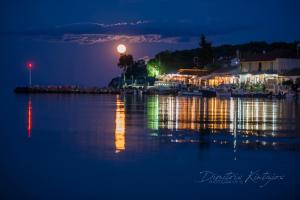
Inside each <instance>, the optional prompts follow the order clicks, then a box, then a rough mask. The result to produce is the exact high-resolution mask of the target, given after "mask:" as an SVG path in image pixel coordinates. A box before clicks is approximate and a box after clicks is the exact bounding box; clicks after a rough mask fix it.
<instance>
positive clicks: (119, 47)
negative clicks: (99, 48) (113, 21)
mask: <svg viewBox="0 0 300 200" xmlns="http://www.w3.org/2000/svg"><path fill="white" fill-rule="evenodd" d="M117 50H118V52H119V53H121V54H123V53H125V52H126V46H125V45H124V44H119V45H118V46H117Z"/></svg>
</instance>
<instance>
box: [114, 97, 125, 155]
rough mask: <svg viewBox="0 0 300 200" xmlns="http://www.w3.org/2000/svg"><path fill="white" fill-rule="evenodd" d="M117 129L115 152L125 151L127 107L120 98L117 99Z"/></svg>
mask: <svg viewBox="0 0 300 200" xmlns="http://www.w3.org/2000/svg"><path fill="white" fill-rule="evenodd" d="M115 122H116V128H115V152H116V153H119V152H121V151H124V150H125V107H124V102H123V101H121V100H120V98H119V96H117V99H116V120H115Z"/></svg>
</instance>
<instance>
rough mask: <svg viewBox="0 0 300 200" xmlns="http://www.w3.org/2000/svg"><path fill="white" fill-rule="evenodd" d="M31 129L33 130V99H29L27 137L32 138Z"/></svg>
mask: <svg viewBox="0 0 300 200" xmlns="http://www.w3.org/2000/svg"><path fill="white" fill-rule="evenodd" d="M31 128H32V105H31V99H30V98H29V100H28V104H27V137H28V138H30V137H31Z"/></svg>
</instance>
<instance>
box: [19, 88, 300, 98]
mask: <svg viewBox="0 0 300 200" xmlns="http://www.w3.org/2000/svg"><path fill="white" fill-rule="evenodd" d="M199 92H200V93H201V95H195V94H193V93H191V94H188V95H184V94H181V91H180V90H176V89H172V90H164V91H160V90H156V89H151V88H142V87H141V88H126V89H123V88H108V87H77V86H33V87H27V86H26V87H16V88H15V89H14V93H16V94H121V95H124V94H133V95H141V94H145V95H175V96H187V97H188V96H198V97H218V94H217V93H216V92H215V91H209V90H205V89H202V90H199ZM219 97H220V98H230V97H233V98H260V99H296V98H298V97H299V95H297V96H293V97H287V96H285V95H270V94H261V93H248V94H244V95H239V94H234V93H231V94H230V96H226V97H221V96H219Z"/></svg>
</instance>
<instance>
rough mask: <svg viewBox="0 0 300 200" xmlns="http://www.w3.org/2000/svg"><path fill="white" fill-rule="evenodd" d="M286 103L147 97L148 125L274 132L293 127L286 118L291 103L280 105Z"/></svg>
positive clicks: (292, 111) (289, 115)
mask: <svg viewBox="0 0 300 200" xmlns="http://www.w3.org/2000/svg"><path fill="white" fill-rule="evenodd" d="M286 103H288V102H285V101H279V100H275V101H274V100H273V101H272V100H261V99H233V98H231V99H218V98H198V97H174V96H151V97H149V98H148V103H147V109H148V112H147V113H148V128H150V129H153V130H158V129H160V128H161V129H169V130H194V131H199V130H203V129H206V130H209V131H210V132H212V133H214V132H218V131H227V132H230V133H232V134H236V133H237V132H241V133H244V134H257V133H261V132H263V133H264V134H274V133H275V132H276V131H280V130H293V129H295V124H294V123H291V121H290V119H291V120H295V112H296V109H295V105H294V104H293V103H290V104H289V105H283V104H286ZM283 107H284V109H283ZM288 118H289V119H288ZM278 120H280V121H278ZM285 120H286V121H285ZM286 122H288V123H286Z"/></svg>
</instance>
